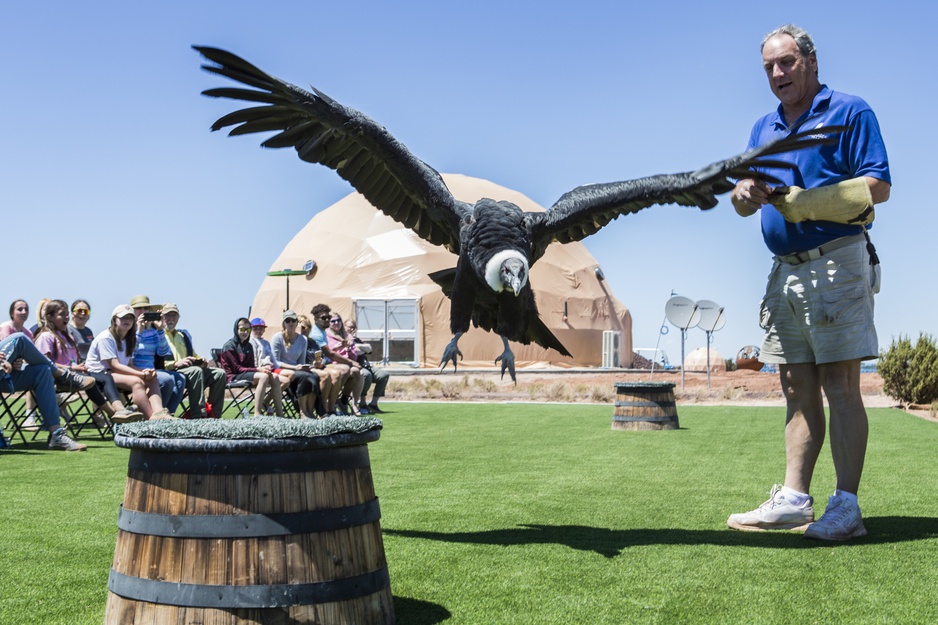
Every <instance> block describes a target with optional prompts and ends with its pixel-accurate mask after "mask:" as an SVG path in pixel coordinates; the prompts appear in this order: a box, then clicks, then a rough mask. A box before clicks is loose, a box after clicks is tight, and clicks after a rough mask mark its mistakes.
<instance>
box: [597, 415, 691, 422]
mask: <svg viewBox="0 0 938 625" xmlns="http://www.w3.org/2000/svg"><path fill="white" fill-rule="evenodd" d="M612 420H613V421H621V422H626V421H642V422H645V421H677V415H671V416H670V417H620V416H615V417H613V418H612Z"/></svg>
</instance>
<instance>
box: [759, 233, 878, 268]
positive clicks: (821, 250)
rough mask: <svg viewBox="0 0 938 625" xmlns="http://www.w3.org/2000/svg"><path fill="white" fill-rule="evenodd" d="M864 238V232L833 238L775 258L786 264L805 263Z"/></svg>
mask: <svg viewBox="0 0 938 625" xmlns="http://www.w3.org/2000/svg"><path fill="white" fill-rule="evenodd" d="M865 238H866V235H865V234H854V235H851V236H849V237H840V238H839V239H834V240H833V241H831V242H830V243H825V244H824V245H819V246H818V247H816V248H814V249H811V250H805V251H804V252H796V253H794V254H786V255H785V256H776V257H775V260H777V261H779V262H780V263H785V264H787V265H800V264H801V263H806V262H808V261H809V260H817V259H818V258H820V257H821V256H824V254H827V253H829V252H833V251H834V250H839V249H840V248H842V247H846V246H848V245H850V244H851V243H857V242H858V241H861V240H864V239H865Z"/></svg>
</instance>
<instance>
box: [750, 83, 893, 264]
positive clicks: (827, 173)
mask: <svg viewBox="0 0 938 625" xmlns="http://www.w3.org/2000/svg"><path fill="white" fill-rule="evenodd" d="M839 125H844V126H852V129H851V130H848V131H847V132H844V133H841V134H840V135H837V137H836V139H837V143H835V144H833V145H824V146H818V147H814V148H808V149H805V150H797V151H795V152H787V153H785V154H777V155H774V156H772V157H771V158H773V159H779V160H784V161H788V162H790V163H794V164H795V165H797V167H798V169H796V170H784V169H771V170H768V171H769V172H770V173H772V174H773V175H774V176H776V177H778V178H779V179H781V180H782V181H784V183H785V184H786V185H788V186H798V187H801V188H803V189H813V188H814V187H823V186H825V185H829V184H836V183H838V182H843V181H844V180H850V179H851V178H858V177H860V176H870V177H872V178H878V179H879V180H883V181H885V182H888V183H890V184H892V179H891V178H890V175H889V161H888V159H887V158H886V146H885V145H884V144H883V138H882V136H881V134H880V131H879V122H877V121H876V115H875V114H874V113H873V110H872V109H871V108H870V106H869V104H867V103H866V102H864V101H863V100H862V99H861V98H858V97H856V96H852V95H847V94H845V93H840V92H837V91H832V90H830V89H828V88H827V85H822V86H821V91H819V92H818V94H817V95H816V96H815V97H814V102H813V103H812V105H811V109H810V110H808V111H807V112H806V113H805V114H804V115H802V116H801V118H799V119H798V121H796V122H795V124H794V125H793V126H792V127H791V128H789V127H788V125H787V124H786V123H785V116H784V115H783V113H782V106H781V104H780V105H779V107H778V109H777V110H776V111H775V112H774V113H770V114H768V115H766V116H765V117H763V118H762V119H760V120H759V121H757V122H756V124H755V126H753V128H752V134H751V135H750V137H749V146H748V148H749V149H752V148H755V147H758V146H760V145H764V144H766V143H768V142H769V141H774V140H775V139H780V138H782V137H785V136H787V135H788V134H789V133H791V132H796V131H800V130H808V129H811V128H823V127H824V126H839ZM759 212H760V213H761V217H762V236H763V238H764V239H765V244H766V246H768V248H769V250H771V251H772V253H773V254H792V253H794V252H802V251H804V250H809V249H812V248H815V247H817V246H819V245H823V244H824V243H826V242H828V241H831V240H833V239H837V238H840V237H844V236H849V235H852V234H860V233H861V232H863V226H857V225H847V224H838V223H834V222H831V221H803V222H800V223H796V224H793V223H789V222H787V221H785V218H784V217H782V214H781V213H779V212H778V211H777V210H776V209H775V207H774V206H772V205H771V204H766V205H765V206H763V207H762V210H761V211H759Z"/></svg>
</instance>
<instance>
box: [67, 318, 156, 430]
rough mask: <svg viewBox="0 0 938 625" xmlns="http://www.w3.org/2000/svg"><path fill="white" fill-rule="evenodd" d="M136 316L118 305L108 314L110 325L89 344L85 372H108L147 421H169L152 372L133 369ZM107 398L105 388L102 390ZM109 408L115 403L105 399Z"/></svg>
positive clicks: (93, 375) (96, 377) (90, 373)
mask: <svg viewBox="0 0 938 625" xmlns="http://www.w3.org/2000/svg"><path fill="white" fill-rule="evenodd" d="M135 319H136V315H135V314H134V309H133V308H131V307H130V306H128V305H126V304H121V305H120V306H118V307H117V308H115V309H114V311H113V312H112V313H111V325H110V327H109V328H108V329H107V330H104V331H102V332H101V333H99V334H98V335H97V336H96V337H94V340H93V341H92V342H91V347H90V348H88V358H87V359H86V360H85V368H86V369H87V370H88V374H89V375H91V376H92V377H94V378H95V379H99V378H98V374H101V373H104V372H108V373H110V374H111V377H112V378H113V379H114V383H115V384H116V386H117V388H119V389H122V390H124V391H127V392H129V393H130V396H131V398H132V399H133V402H134V404H136V406H137V408H138V409H139V411H140V413H141V414H143V416H144V417H146V418H147V419H170V418H172V415H171V414H169V411H168V410H166V408H164V407H163V399H162V398H161V397H160V385H159V383H158V382H157V381H156V370H154V369H139V368H137V367H135V366H134V365H133V353H134V347H135V345H136V343H137V333H136V332H134V331H133V329H134V320H135ZM104 392H105V395H108V389H107V386H105V388H104ZM108 401H111V402H112V404H113V402H114V401H117V399H115V398H113V397H111V396H108Z"/></svg>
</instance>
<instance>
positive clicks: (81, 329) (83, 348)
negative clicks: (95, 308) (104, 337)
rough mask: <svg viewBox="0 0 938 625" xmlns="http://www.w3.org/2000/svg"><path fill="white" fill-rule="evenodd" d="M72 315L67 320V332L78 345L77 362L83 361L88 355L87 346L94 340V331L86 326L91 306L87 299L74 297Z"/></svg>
mask: <svg viewBox="0 0 938 625" xmlns="http://www.w3.org/2000/svg"><path fill="white" fill-rule="evenodd" d="M71 309H72V317H71V319H69V322H68V333H69V334H70V335H71V336H72V340H74V341H75V345H76V346H77V347H78V362H85V358H87V357H88V348H89V347H91V341H93V340H94V332H93V331H92V329H91V328H89V327H88V319H89V318H90V317H91V306H90V305H89V304H88V301H87V300H83V299H76V300H75V301H74V302H72V306H71Z"/></svg>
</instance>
